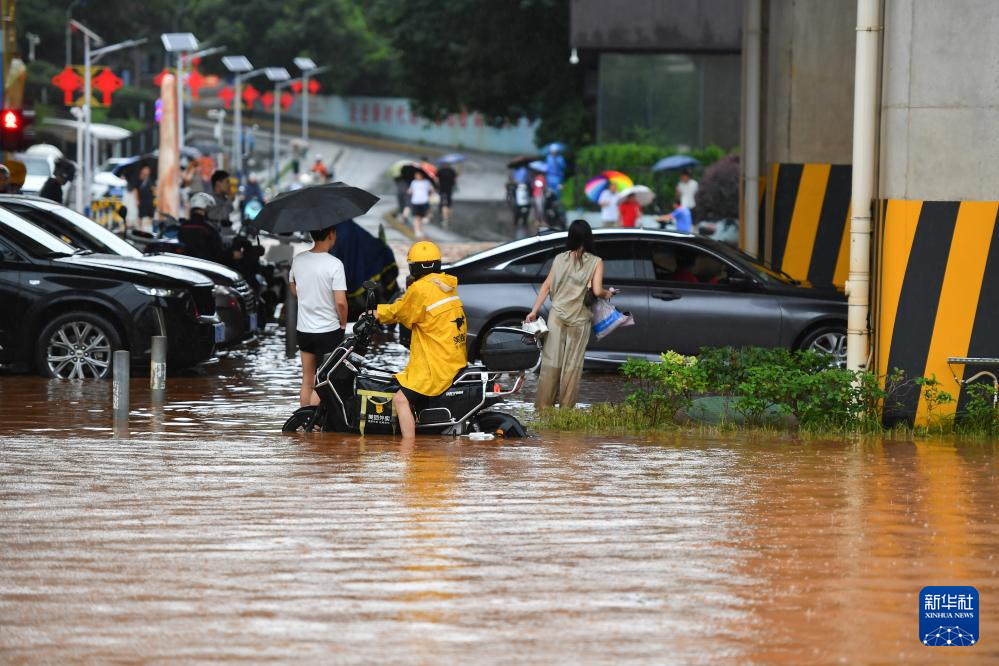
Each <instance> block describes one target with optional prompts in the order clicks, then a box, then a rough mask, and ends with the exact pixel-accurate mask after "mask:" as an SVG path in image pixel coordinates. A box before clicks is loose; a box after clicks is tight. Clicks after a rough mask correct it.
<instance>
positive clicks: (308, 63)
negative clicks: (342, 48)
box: [295, 57, 317, 143]
mask: <svg viewBox="0 0 999 666" xmlns="http://www.w3.org/2000/svg"><path fill="white" fill-rule="evenodd" d="M295 67H298V68H299V69H300V70H302V141H305V142H306V143H308V142H309V74H315V73H316V69H317V68H316V63H315V62H314V61H313V60H312V58H304V57H301V58H295Z"/></svg>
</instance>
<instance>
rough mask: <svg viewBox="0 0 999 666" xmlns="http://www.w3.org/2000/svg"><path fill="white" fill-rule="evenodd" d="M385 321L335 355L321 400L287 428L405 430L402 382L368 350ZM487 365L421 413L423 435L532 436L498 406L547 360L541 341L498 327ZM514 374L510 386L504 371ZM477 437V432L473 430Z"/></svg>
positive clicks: (366, 324) (358, 327) (360, 326)
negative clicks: (398, 397) (396, 403)
mask: <svg viewBox="0 0 999 666" xmlns="http://www.w3.org/2000/svg"><path fill="white" fill-rule="evenodd" d="M365 287H366V290H367V294H368V299H369V301H368V302H369V304H370V305H371V307H372V308H373V307H374V305H375V301H376V299H377V295H376V285H374V284H373V283H367V284H366V285H365ZM378 328H379V326H378V323H377V322H376V321H375V320H374V319H372V318H371V317H370V316H368V315H364V316H363V317H361V319H359V320H358V322H357V323H356V324H354V331H353V334H352V335H349V336H347V337H346V338H344V341H343V343H342V344H341V345H340V346H339V347H337V348H336V349H335V350H334V351H333V352H332V353H331V354H328V355H327V356H326V358H325V359H324V361H323V362H322V364H321V365H320V366H319V370H318V371H317V372H316V384H315V391H316V393H318V394H319V399H320V404H319V405H318V406H310V407H301V408H299V409H297V410H296V411H295V413H294V414H292V415H291V418H289V419H288V420H287V421H286V422H285V424H284V427H283V428H282V429H281V430H282V431H283V432H312V431H322V432H351V433H359V434H362V435H363V434H366V433H382V434H395V433H396V432H398V422H397V420H396V418H395V416H394V414H393V403H392V397H393V396H394V395H395V393H396V391H398V390H399V383H398V382H397V381H396V379H395V377H394V376H393V374H392V373H391V372H389V371H388V370H385V369H383V368H378V367H374V366H372V365H369V364H368V362H367V359H366V358H365V355H366V354H367V351H368V345H369V344H370V342H371V336H372V335H373V334H374V333H375V332H376V331H377V330H378ZM480 356H481V357H482V361H483V364H481V365H479V364H476V365H469V366H468V367H466V368H465V369H464V370H462V371H461V372H459V373H458V375H457V377H455V380H454V383H453V384H452V385H451V388H449V389H448V390H446V391H444V393H442V394H441V395H439V396H437V397H436V398H432V399H431V400H430V401H429V404H428V405H427V406H426V408H424V409H423V410H421V411H420V412H419V413H418V414H417V415H416V431H417V433H427V434H443V435H456V436H460V435H471V434H472V433H484V434H486V435H498V436H503V437H524V436H526V434H527V432H526V430H525V429H524V426H523V425H521V424H520V422H519V421H518V420H517V419H516V418H515V417H513V416H511V415H509V414H504V413H502V412H498V411H493V410H492V409H490V408H491V407H493V406H495V405H496V404H497V403H499V402H501V401H502V400H503V399H504V398H506V397H507V396H510V395H513V394H515V393H518V392H519V391H520V389H521V388H522V387H523V385H524V377H525V374H526V373H527V371H528V370H531V369H534V368H536V367H537V366H538V364H539V363H540V362H541V346H540V344H539V343H538V341H537V339H536V338H535V337H534V336H533V335H530V334H527V333H525V332H524V331H522V330H520V329H518V328H505V327H497V328H493V329H492V330H491V331H490V332H489V333H488V334H487V335H486V337H485V339H484V340H483V342H482V348H481V351H480ZM504 375H507V376H508V377H512V378H513V385H512V386H510V387H509V388H504V386H503V385H502V384H501V381H502V379H503V376H504ZM473 436H474V435H473Z"/></svg>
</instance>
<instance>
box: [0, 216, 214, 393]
mask: <svg viewBox="0 0 999 666" xmlns="http://www.w3.org/2000/svg"><path fill="white" fill-rule="evenodd" d="M212 287H213V285H212V282H211V280H209V279H207V278H206V277H204V276H203V275H201V274H199V273H195V272H193V271H190V270H187V269H183V268H175V267H172V266H168V265H163V264H153V263H151V262H148V261H144V260H142V259H132V258H128V257H118V256H114V255H107V254H93V253H90V252H87V251H84V250H78V249H75V248H73V247H71V246H69V245H67V244H66V243H64V242H62V241H61V240H59V239H58V238H56V237H55V236H53V235H52V234H50V233H48V232H46V231H44V230H42V229H40V228H39V227H37V226H35V225H33V224H31V223H29V222H27V221H25V220H23V219H21V218H20V217H18V216H16V215H14V214H13V213H11V212H9V211H7V210H2V209H0V312H2V313H3V316H2V317H0V363H18V364H26V363H28V362H33V364H34V366H35V367H36V368H37V370H38V372H39V373H41V374H43V375H46V376H49V377H61V378H81V379H87V378H101V377H107V376H108V375H109V374H110V372H111V357H112V353H113V352H114V351H115V350H117V349H128V350H130V351H131V352H132V361H133V362H134V363H135V364H136V365H142V364H144V363H148V359H149V352H150V338H151V337H152V336H154V335H166V336H167V339H168V350H169V351H168V358H167V362H168V365H169V366H170V367H171V368H173V369H177V368H184V367H190V366H192V365H195V364H197V363H200V362H202V361H205V360H208V359H209V358H211V357H212V355H213V354H214V351H215V344H216V342H217V341H218V340H220V339H221V338H222V336H223V334H224V329H225V326H224V325H223V324H222V323H221V322H220V321H219V319H218V317H217V316H216V315H215V301H214V298H213V295H212Z"/></svg>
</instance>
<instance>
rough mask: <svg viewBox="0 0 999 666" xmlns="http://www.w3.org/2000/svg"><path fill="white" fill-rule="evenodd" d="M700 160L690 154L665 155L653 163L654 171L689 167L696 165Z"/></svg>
mask: <svg viewBox="0 0 999 666" xmlns="http://www.w3.org/2000/svg"><path fill="white" fill-rule="evenodd" d="M698 164H700V162H698V161H697V160H695V159H694V158H693V157H691V156H690V155H670V156H669V157H664V158H662V159H661V160H659V161H658V162H656V163H655V164H653V165H652V170H653V171H672V170H674V169H689V168H691V167H695V166H697V165H698Z"/></svg>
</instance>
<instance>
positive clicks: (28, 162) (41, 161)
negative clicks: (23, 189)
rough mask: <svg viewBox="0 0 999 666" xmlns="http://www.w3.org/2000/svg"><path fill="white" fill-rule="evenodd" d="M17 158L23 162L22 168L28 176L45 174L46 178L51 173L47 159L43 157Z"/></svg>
mask: <svg viewBox="0 0 999 666" xmlns="http://www.w3.org/2000/svg"><path fill="white" fill-rule="evenodd" d="M17 159H18V161H20V162H22V163H23V164H24V168H25V170H26V171H27V172H28V175H29V176H45V177H46V178H48V177H49V176H51V175H52V170H51V168H49V161H48V160H47V159H45V158H43V157H27V156H21V157H18V158H17Z"/></svg>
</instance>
